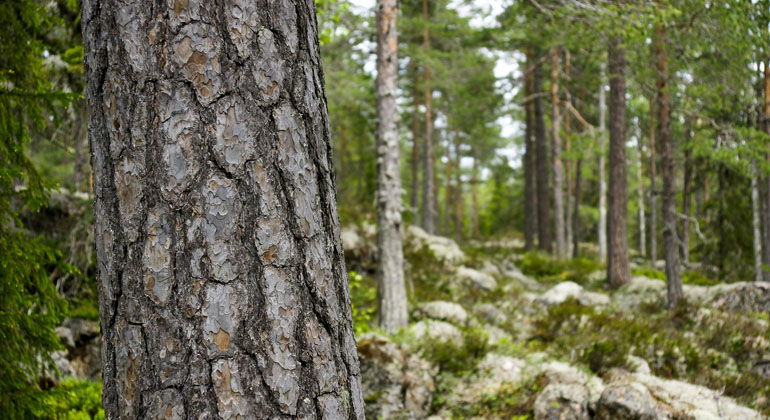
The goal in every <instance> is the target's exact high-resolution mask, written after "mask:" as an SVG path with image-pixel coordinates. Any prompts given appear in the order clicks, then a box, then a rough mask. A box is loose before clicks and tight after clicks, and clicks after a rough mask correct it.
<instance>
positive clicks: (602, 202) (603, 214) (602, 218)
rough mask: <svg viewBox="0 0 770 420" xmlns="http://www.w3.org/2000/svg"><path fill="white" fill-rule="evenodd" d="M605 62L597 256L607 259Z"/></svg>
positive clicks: (601, 91)
mask: <svg viewBox="0 0 770 420" xmlns="http://www.w3.org/2000/svg"><path fill="white" fill-rule="evenodd" d="M606 86H607V64H606V63H604V62H602V63H601V64H600V65H599V232H598V236H599V258H600V259H601V261H602V262H604V261H607V91H606Z"/></svg>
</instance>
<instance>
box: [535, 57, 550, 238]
mask: <svg viewBox="0 0 770 420" xmlns="http://www.w3.org/2000/svg"><path fill="white" fill-rule="evenodd" d="M535 57H539V54H535ZM537 61H539V58H538V60H537ZM542 75H543V67H542V63H540V62H537V64H536V65H535V68H534V69H533V76H532V78H533V81H532V82H533V84H534V87H535V91H534V99H533V108H534V114H535V115H534V116H535V142H536V143H537V145H536V148H535V162H536V166H537V168H536V172H537V174H536V178H537V241H538V248H539V249H540V250H542V251H545V252H551V251H552V250H553V244H552V238H551V200H550V194H549V178H550V177H549V176H548V175H549V172H550V171H549V170H548V168H549V167H550V159H549V158H548V139H547V138H546V134H545V116H544V115H543V100H542V96H543V76H542Z"/></svg>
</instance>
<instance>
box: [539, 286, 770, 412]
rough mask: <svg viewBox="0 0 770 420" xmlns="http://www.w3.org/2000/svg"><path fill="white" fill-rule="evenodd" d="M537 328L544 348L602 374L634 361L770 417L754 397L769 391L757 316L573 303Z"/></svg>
mask: <svg viewBox="0 0 770 420" xmlns="http://www.w3.org/2000/svg"><path fill="white" fill-rule="evenodd" d="M534 326H535V332H534V335H533V338H534V339H535V340H536V341H537V342H538V343H540V345H541V346H542V348H544V349H547V350H548V351H550V352H552V353H553V355H554V356H556V357H561V358H566V359H571V360H572V361H573V362H580V363H582V364H584V365H586V366H588V367H589V368H590V369H591V370H592V371H594V372H596V373H598V374H602V373H604V372H607V371H608V370H610V369H612V368H616V367H619V368H629V367H630V366H629V365H628V360H627V356H628V355H636V356H639V357H642V358H643V359H645V360H647V361H648V362H649V364H650V368H651V369H652V371H653V373H654V374H655V375H658V376H662V377H666V378H676V379H680V380H685V381H688V382H692V383H696V384H701V385H704V386H707V387H709V388H711V389H724V390H725V394H726V395H729V396H731V397H734V398H736V399H738V400H740V401H741V402H742V403H744V404H748V405H754V406H755V408H758V409H762V410H765V411H766V412H768V413H770V411H767V410H768V409H770V406H766V405H762V404H766V403H762V402H761V401H762V400H761V399H757V397H758V396H760V395H762V393H763V392H766V390H767V388H768V385H767V383H766V381H762V380H759V379H758V377H757V376H756V374H755V373H752V366H753V363H755V362H756V361H758V360H761V359H762V358H763V357H764V356H763V355H764V354H765V353H766V352H767V351H768V350H770V345H769V344H768V343H770V331H768V330H767V328H766V327H765V326H764V324H763V322H762V321H760V320H758V319H756V318H752V317H746V316H743V315H742V314H737V313H728V312H717V311H709V310H704V309H701V310H698V309H697V308H695V307H693V306H692V305H690V304H687V303H686V302H683V303H680V304H679V305H678V306H677V307H675V308H674V309H673V310H666V309H665V308H663V307H660V306H646V307H644V308H640V310H638V311H636V312H629V311H624V310H621V309H607V310H604V311H600V310H597V309H594V308H592V307H586V306H582V305H580V303H579V302H578V301H577V300H574V299H570V300H568V301H566V302H564V303H562V304H560V305H555V306H552V307H550V308H549V309H548V312H547V314H544V315H543V316H542V317H540V318H539V319H537V320H536V322H535V324H534Z"/></svg>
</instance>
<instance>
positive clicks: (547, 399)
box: [534, 383, 590, 420]
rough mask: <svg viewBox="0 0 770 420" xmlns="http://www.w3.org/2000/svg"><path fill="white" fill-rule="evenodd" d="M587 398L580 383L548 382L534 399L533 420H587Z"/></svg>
mask: <svg viewBox="0 0 770 420" xmlns="http://www.w3.org/2000/svg"><path fill="white" fill-rule="evenodd" d="M588 400H589V392H588V388H586V387H585V386H583V385H581V384H576V383H568V384H560V383H554V384H548V385H547V386H546V387H545V388H544V389H543V391H541V392H540V394H539V395H538V396H537V398H536V399H535V405H534V409H535V410H534V411H535V420H588V419H589V418H590V415H589V411H588Z"/></svg>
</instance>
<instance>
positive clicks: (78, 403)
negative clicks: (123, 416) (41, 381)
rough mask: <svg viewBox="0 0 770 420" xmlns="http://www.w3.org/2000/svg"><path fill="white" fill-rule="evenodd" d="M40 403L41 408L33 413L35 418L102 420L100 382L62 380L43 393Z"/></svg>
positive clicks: (72, 379)
mask: <svg viewBox="0 0 770 420" xmlns="http://www.w3.org/2000/svg"><path fill="white" fill-rule="evenodd" d="M41 403H42V406H43V408H42V409H40V410H37V411H36V412H35V413H34V414H35V416H36V417H40V418H52V419H57V420H101V419H104V409H102V383H101V382H91V381H82V380H78V379H74V378H67V379H64V380H63V381H62V382H61V383H60V384H59V385H58V386H56V387H54V388H52V389H50V390H48V391H47V392H46V393H45V396H44V397H43V398H42V401H41Z"/></svg>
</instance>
